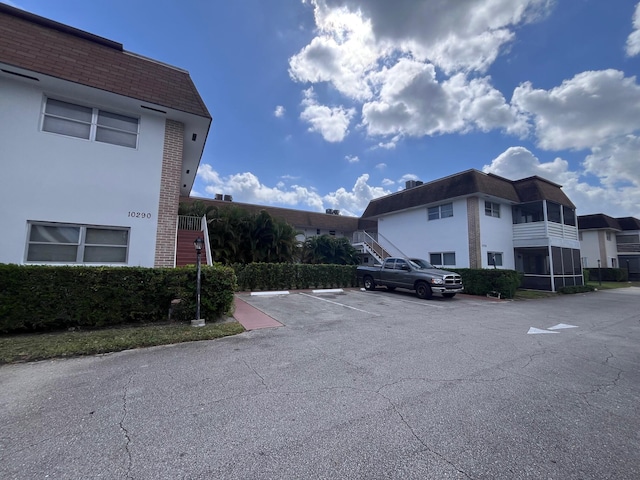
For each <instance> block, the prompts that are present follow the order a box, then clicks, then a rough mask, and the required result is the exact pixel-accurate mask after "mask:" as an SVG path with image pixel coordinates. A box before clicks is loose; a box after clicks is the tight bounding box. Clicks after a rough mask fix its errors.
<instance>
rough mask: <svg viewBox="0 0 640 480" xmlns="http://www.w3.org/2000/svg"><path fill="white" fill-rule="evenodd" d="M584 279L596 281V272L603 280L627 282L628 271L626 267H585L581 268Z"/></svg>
mask: <svg viewBox="0 0 640 480" xmlns="http://www.w3.org/2000/svg"><path fill="white" fill-rule="evenodd" d="M583 272H584V278H585V280H586V281H590V282H597V281H598V272H600V280H602V281H603V282H627V281H629V271H628V270H627V269H626V268H585V269H584V270H583Z"/></svg>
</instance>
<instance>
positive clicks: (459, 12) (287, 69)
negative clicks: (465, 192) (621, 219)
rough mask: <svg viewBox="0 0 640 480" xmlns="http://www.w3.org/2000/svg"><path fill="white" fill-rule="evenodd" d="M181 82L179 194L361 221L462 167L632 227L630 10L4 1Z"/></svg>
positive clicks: (634, 51)
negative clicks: (535, 187)
mask: <svg viewBox="0 0 640 480" xmlns="http://www.w3.org/2000/svg"><path fill="white" fill-rule="evenodd" d="M7 3H10V4H11V5H13V6H16V7H18V8H22V9H24V10H27V11H30V12H33V13H36V14H38V15H42V16H44V17H47V18H51V19H53V20H56V21H59V22H62V23H65V24H68V25H71V26H74V27H76V28H80V29H82V30H86V31H89V32H91V33H95V34H97V35H101V36H103V37H106V38H109V39H111V40H115V41H117V42H120V43H122V44H124V48H125V49H126V50H129V51H132V52H135V53H138V54H141V55H145V56H148V57H151V58H154V59H157V60H160V61H163V62H166V63H169V64H172V65H175V66H178V67H181V68H184V69H186V70H188V71H189V72H190V74H191V76H192V78H193V80H194V82H195V84H196V86H197V88H198V90H199V92H200V94H201V95H202V98H203V99H204V101H205V103H206V105H207V107H208V108H209V111H210V112H211V114H212V116H213V124H212V128H211V131H210V133H209V137H208V139H207V144H206V147H205V151H204V155H203V157H202V161H201V167H200V170H199V174H198V177H197V179H196V183H195V185H194V189H193V194H195V195H198V196H206V197H213V196H214V195H215V194H216V193H223V194H230V195H233V198H234V200H235V201H239V202H248V203H257V204H264V205H275V206H282V207H289V208H298V209H303V210H313V211H324V210H325V209H326V208H334V209H339V210H341V212H342V213H343V214H351V215H360V214H361V213H362V211H363V210H364V209H365V207H366V205H367V203H368V202H369V200H371V199H372V198H375V197H378V196H381V195H384V194H387V193H391V192H395V191H397V190H399V189H401V188H403V187H404V184H405V181H406V180H410V179H418V180H422V181H424V182H428V181H430V180H435V179H438V178H442V177H445V176H448V175H452V174H455V173H458V172H461V171H464V170H467V169H470V168H475V169H478V170H482V171H486V172H493V173H496V174H498V175H502V176H504V177H507V178H510V179H518V178H523V177H527V176H531V175H539V176H541V177H544V178H547V179H549V180H552V181H554V182H556V183H559V184H561V185H563V188H564V190H565V192H566V193H567V194H568V195H569V197H570V198H571V199H572V200H573V202H574V203H575V204H576V206H577V208H578V214H579V215H586V214H591V213H605V214H608V215H611V216H614V217H618V216H627V215H632V216H635V217H638V218H640V153H639V152H640V85H639V84H638V78H637V76H638V73H639V71H640V3H639V2H638V0H614V1H610V2H604V1H602V0H555V1H553V0H458V1H455V2H451V1H448V0H394V1H393V2H390V1H387V0H306V1H300V0H236V1H221V0H215V1H207V0H182V1H174V0H153V1H151V0H126V1H125V0H95V1H91V2H88V1H86V0H55V1H51V0H15V1H11V2H7Z"/></svg>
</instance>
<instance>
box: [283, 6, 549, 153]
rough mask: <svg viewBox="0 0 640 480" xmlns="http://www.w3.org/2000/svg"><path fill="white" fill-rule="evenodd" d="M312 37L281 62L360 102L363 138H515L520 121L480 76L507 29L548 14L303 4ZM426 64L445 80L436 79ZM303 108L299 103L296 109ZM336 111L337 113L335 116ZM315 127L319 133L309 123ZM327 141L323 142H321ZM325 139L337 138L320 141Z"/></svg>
mask: <svg viewBox="0 0 640 480" xmlns="http://www.w3.org/2000/svg"><path fill="white" fill-rule="evenodd" d="M307 3H309V4H310V5H312V6H313V8H314V15H315V22H316V26H317V36H316V37H315V38H313V39H312V40H311V42H310V43H309V44H308V45H307V46H305V47H304V48H303V49H302V50H301V51H300V52H298V54H296V55H294V56H293V57H291V58H290V60H289V67H290V68H289V74H290V76H291V78H292V79H293V80H295V81H298V82H310V83H318V82H329V83H331V84H332V85H333V87H335V89H336V90H337V91H338V92H340V93H341V94H343V95H344V96H345V97H347V98H348V99H349V100H351V101H355V102H359V103H363V107H362V123H363V125H364V126H365V127H366V132H367V133H368V134H369V135H372V136H393V137H394V139H393V140H392V141H385V142H380V143H379V145H378V147H379V148H386V149H391V148H394V147H395V145H396V143H397V142H398V141H399V140H400V139H401V138H402V137H403V136H407V135H410V136H425V135H437V134H442V133H451V132H468V131H470V130H473V129H479V130H482V131H488V130H492V129H503V130H505V131H506V132H508V133H512V134H516V135H523V134H525V133H526V131H527V130H526V127H527V125H526V122H525V121H524V118H523V116H522V115H521V114H519V113H518V112H517V110H516V109H514V108H512V107H511V106H509V105H508V104H507V103H506V101H505V99H504V97H503V96H502V94H501V93H500V92H499V91H497V90H496V89H494V88H493V87H492V86H491V81H490V78H489V77H484V78H474V79H469V78H470V77H469V76H468V75H467V74H468V73H469V72H484V71H486V69H487V68H488V67H489V66H490V65H491V64H492V63H493V62H494V61H495V59H496V58H497V56H498V55H499V54H500V51H501V49H502V48H503V47H504V45H505V44H507V43H508V42H511V41H512V40H513V38H514V29H515V28H517V27H518V26H519V25H521V24H523V23H526V22H529V21H532V20H533V19H535V18H538V17H539V16H541V15H545V14H546V13H548V12H549V11H550V8H551V5H552V3H553V2H552V1H551V0H457V1H455V2H451V1H449V0H397V1H394V2H389V1H387V0H309V1H308V2H307ZM436 67H438V68H440V69H442V70H443V71H444V72H445V74H446V75H449V76H450V78H449V79H448V80H445V81H442V80H440V79H437V78H436V74H435V72H436ZM303 106H304V105H303ZM304 107H305V111H304V112H303V114H304V115H305V117H304V118H303V119H305V120H307V121H309V120H308V118H309V117H312V118H314V119H319V118H326V117H327V116H329V114H330V110H327V109H328V107H323V108H322V110H317V109H316V108H315V107H311V106H309V107H308V106H304ZM338 112H339V113H340V111H338ZM312 128H313V129H314V130H315V131H325V129H324V128H322V127H320V126H317V125H314V126H313V127H312ZM325 138H327V136H325ZM329 138H332V139H333V140H331V141H339V140H336V139H337V138H340V135H336V134H332V135H330V136H329Z"/></svg>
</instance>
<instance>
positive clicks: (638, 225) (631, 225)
mask: <svg viewBox="0 0 640 480" xmlns="http://www.w3.org/2000/svg"><path fill="white" fill-rule="evenodd" d="M617 220H618V223H619V224H620V228H621V229H622V230H640V220H638V219H637V218H635V217H621V218H618V219H617Z"/></svg>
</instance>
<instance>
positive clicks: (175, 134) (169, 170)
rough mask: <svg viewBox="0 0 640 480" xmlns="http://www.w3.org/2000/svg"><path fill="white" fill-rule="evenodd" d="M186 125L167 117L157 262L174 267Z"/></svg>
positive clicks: (160, 265)
mask: <svg viewBox="0 0 640 480" xmlns="http://www.w3.org/2000/svg"><path fill="white" fill-rule="evenodd" d="M183 140H184V125H183V124H182V123H180V122H176V121H174V120H167V122H166V124H165V129H164V151H163V154H162V178H161V180H160V203H159V205H158V231H157V233H156V256H155V262H154V266H156V267H174V266H175V259H176V227H177V218H178V205H179V203H180V174H181V170H182V151H183Z"/></svg>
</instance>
